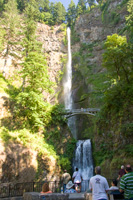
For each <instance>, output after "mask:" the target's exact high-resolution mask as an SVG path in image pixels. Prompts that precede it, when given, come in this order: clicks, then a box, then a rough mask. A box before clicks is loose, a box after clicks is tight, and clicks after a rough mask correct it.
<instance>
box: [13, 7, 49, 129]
mask: <svg viewBox="0 0 133 200" xmlns="http://www.w3.org/2000/svg"><path fill="white" fill-rule="evenodd" d="M25 16H26V19H25V26H24V38H23V41H22V44H21V45H22V48H23V55H22V56H23V59H22V64H21V66H22V70H21V71H20V74H21V77H22V78H23V83H22V90H21V92H19V94H18V95H17V96H16V98H15V100H16V103H17V104H16V111H15V116H16V117H20V118H21V120H22V121H23V126H29V127H32V128H38V127H40V126H43V125H44V122H45V115H46V109H47V107H48V103H47V102H46V98H45V96H44V95H43V93H47V94H49V93H51V92H52V89H51V86H52V85H53V84H52V82H50V80H49V76H48V70H47V63H46V59H45V57H44V55H43V54H42V45H41V44H40V43H39V42H38V41H37V40H36V35H35V32H36V22H35V21H34V19H35V18H36V13H35V9H34V6H32V5H31V4H28V6H27V8H26V9H25Z"/></svg>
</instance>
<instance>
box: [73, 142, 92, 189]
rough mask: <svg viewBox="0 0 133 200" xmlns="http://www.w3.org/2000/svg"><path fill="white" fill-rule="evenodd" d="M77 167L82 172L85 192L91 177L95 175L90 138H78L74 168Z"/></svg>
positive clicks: (82, 186)
mask: <svg viewBox="0 0 133 200" xmlns="http://www.w3.org/2000/svg"><path fill="white" fill-rule="evenodd" d="M76 167H77V168H78V169H79V171H80V173H81V174H82V178H83V181H82V185H81V188H82V189H81V191H82V192H84V191H86V189H88V187H89V186H88V183H89V179H90V178H91V177H92V176H93V160H92V150H91V141H90V139H88V140H78V142H77V144H76V150H75V157H74V159H73V170H75V168H76Z"/></svg>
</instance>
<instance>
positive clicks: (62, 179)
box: [61, 169, 71, 192]
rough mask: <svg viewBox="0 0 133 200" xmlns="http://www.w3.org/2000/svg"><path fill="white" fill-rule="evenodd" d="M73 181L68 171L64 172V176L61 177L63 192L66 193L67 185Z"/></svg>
mask: <svg viewBox="0 0 133 200" xmlns="http://www.w3.org/2000/svg"><path fill="white" fill-rule="evenodd" d="M70 179H71V176H70V174H69V173H68V172H67V170H66V169H65V170H64V174H63V175H62V177H61V181H62V183H63V191H64V192H65V190H66V184H67V183H68V181H69V180H70Z"/></svg>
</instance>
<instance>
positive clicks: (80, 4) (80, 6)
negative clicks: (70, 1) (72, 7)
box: [76, 0, 86, 16]
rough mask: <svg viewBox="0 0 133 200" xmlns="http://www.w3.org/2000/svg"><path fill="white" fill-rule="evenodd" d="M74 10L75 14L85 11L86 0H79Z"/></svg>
mask: <svg viewBox="0 0 133 200" xmlns="http://www.w3.org/2000/svg"><path fill="white" fill-rule="evenodd" d="M76 11H77V16H79V15H81V14H83V13H85V11H86V0H79V2H78V5H77V8H76Z"/></svg>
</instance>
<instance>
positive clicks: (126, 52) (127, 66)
mask: <svg viewBox="0 0 133 200" xmlns="http://www.w3.org/2000/svg"><path fill="white" fill-rule="evenodd" d="M132 56H133V55H132V48H131V46H130V44H128V43H127V39H126V37H125V36H118V35H117V34H113V35H112V36H107V40H106V42H105V53H104V54H103V66H104V67H106V68H107V70H108V71H109V73H110V75H111V77H112V78H113V79H116V81H126V82H127V83H130V79H131V68H132V61H131V58H132Z"/></svg>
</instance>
